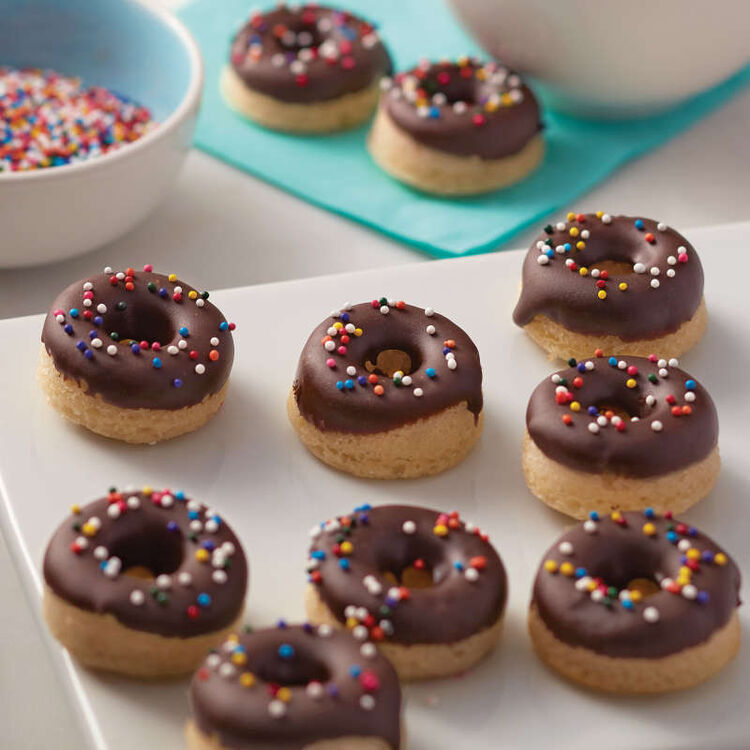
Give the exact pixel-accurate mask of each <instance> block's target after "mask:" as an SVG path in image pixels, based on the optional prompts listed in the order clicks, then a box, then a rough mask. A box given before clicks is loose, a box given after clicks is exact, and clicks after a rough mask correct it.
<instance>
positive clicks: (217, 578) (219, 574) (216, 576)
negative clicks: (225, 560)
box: [211, 570, 227, 586]
mask: <svg viewBox="0 0 750 750" xmlns="http://www.w3.org/2000/svg"><path fill="white" fill-rule="evenodd" d="M211 578H212V579H213V582H214V583H218V584H219V585H220V586H221V584H223V583H226V582H227V574H226V572H225V571H223V570H215V571H214V572H213V574H212V575H211Z"/></svg>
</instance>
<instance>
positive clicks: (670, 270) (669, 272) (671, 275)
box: [667, 268, 677, 279]
mask: <svg viewBox="0 0 750 750" xmlns="http://www.w3.org/2000/svg"><path fill="white" fill-rule="evenodd" d="M676 275H677V271H675V270H674V268H668V269H667V276H668V277H669V278H670V279H673V278H674V277H675V276H676Z"/></svg>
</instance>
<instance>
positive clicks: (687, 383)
mask: <svg viewBox="0 0 750 750" xmlns="http://www.w3.org/2000/svg"><path fill="white" fill-rule="evenodd" d="M685 388H687V389H688V390H689V391H694V390H695V381H694V380H686V381H685Z"/></svg>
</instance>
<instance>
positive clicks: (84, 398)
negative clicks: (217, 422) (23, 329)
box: [37, 346, 229, 444]
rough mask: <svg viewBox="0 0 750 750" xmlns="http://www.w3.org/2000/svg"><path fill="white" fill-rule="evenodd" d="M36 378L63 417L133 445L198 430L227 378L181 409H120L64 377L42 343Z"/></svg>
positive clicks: (216, 405) (220, 398)
mask: <svg viewBox="0 0 750 750" xmlns="http://www.w3.org/2000/svg"><path fill="white" fill-rule="evenodd" d="M37 380H38V381H39V385H40V386H41V388H42V390H43V391H44V393H45V395H46V396H47V400H48V401H49V403H50V405H51V406H52V407H53V408H54V409H56V410H57V411H58V412H59V413H60V414H62V416H63V417H65V418H66V419H68V420H70V421H71V422H74V423H75V424H78V425H81V426H82V427H85V428H86V429H88V430H91V431H92V432H95V433H97V435H103V436H104V437H108V438H113V439H115V440H122V441H123V442H125V443H135V444H138V443H156V442H159V441H160V440H169V439H170V438H174V437H177V436H178V435H184V434H185V433H187V432H193V431H194V430H197V429H198V428H199V427H202V426H203V425H204V424H205V423H206V422H208V420H209V419H211V417H213V416H214V414H216V412H217V411H218V410H219V409H220V407H221V405H222V404H223V403H224V398H225V397H226V395H227V389H228V388H229V381H228V380H227V382H226V383H224V385H223V386H222V388H221V390H220V391H218V392H217V393H214V394H211V395H209V396H206V397H205V398H204V399H203V401H201V402H200V403H199V404H194V405H192V406H184V407H182V408H181V409H123V408H120V407H119V406H115V405H114V404H110V403H108V402H107V401H105V400H104V399H102V398H101V397H100V396H98V395H90V394H89V393H88V387H87V385H86V383H85V382H84V381H76V380H74V379H73V378H66V377H65V376H64V375H63V374H62V373H61V372H60V371H59V370H58V369H57V368H56V367H55V364H54V362H53V360H52V357H51V356H50V355H49V354H47V350H46V349H45V348H44V346H42V349H41V354H40V356H39V367H38V368H37ZM134 387H137V384H134Z"/></svg>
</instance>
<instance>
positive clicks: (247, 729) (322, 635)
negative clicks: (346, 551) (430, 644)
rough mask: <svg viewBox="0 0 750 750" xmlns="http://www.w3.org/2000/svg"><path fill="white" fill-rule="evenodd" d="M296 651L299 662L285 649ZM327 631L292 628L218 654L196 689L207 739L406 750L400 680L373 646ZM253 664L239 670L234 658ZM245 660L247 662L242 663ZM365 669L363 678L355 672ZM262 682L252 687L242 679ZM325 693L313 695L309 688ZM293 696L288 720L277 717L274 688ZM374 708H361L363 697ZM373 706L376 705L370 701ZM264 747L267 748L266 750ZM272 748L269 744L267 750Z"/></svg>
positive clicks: (244, 638) (294, 747) (282, 748)
mask: <svg viewBox="0 0 750 750" xmlns="http://www.w3.org/2000/svg"><path fill="white" fill-rule="evenodd" d="M282 645H287V646H291V647H292V648H293V649H294V654H293V656H292V657H291V658H286V659H285V658H282V656H281V655H280V654H279V647H280V646H282ZM366 648H370V649H371V651H367V652H366V653H367V654H368V655H365V653H363V651H362V649H363V644H362V642H361V641H357V640H355V639H354V638H352V636H351V635H349V634H348V633H344V632H342V631H332V630H331V629H330V628H328V627H326V626H321V627H320V628H312V627H310V626H284V627H277V628H267V629H264V630H256V631H255V632H253V633H252V634H249V635H248V634H243V635H239V636H237V640H236V641H232V640H229V641H227V642H226V643H225V644H224V646H223V647H222V648H220V649H218V650H217V651H216V652H214V653H213V654H211V655H210V656H209V657H208V659H207V660H206V663H205V665H204V666H203V667H201V668H200V669H199V670H198V671H197V673H196V675H195V676H194V677H193V680H192V682H191V683H190V694H189V697H190V705H191V708H192V711H193V717H194V720H195V722H196V724H197V725H198V727H199V728H200V729H201V731H202V732H204V733H205V734H208V735H214V734H217V735H218V736H219V739H220V741H221V743H222V745H225V746H227V747H233V748H249V747H253V748H255V747H259V746H262V747H273V748H279V750H299V749H300V748H303V747H306V746H307V745H309V744H312V743H313V742H315V741H317V740H325V739H335V738H339V737H351V736H359V737H382V738H383V739H385V740H386V741H387V742H388V743H389V744H390V746H391V747H392V748H394V749H395V748H399V747H400V739H401V737H400V735H401V727H400V711H401V688H400V687H399V683H398V678H397V676H396V672H395V670H394V669H393V667H392V666H391V664H390V662H388V660H387V659H385V657H383V656H381V655H380V654H379V653H378V652H377V650H376V649H372V648H371V644H370V645H369V646H367V647H366ZM237 653H239V654H242V655H244V657H246V661H244V663H243V664H242V665H241V666H239V667H238V666H235V664H236V662H234V661H233V657H234V658H237V657H236V656H235V654H237ZM239 659H240V660H243V657H242V656H240V657H239ZM352 667H359V668H360V671H361V673H362V674H361V675H360V676H354V675H353V674H352V673H351V672H350V670H351V669H352ZM243 672H244V673H250V674H252V675H253V676H254V678H255V679H254V682H253V685H252V686H251V687H245V686H244V685H243V684H242V683H241V681H240V680H241V674H242V673H243ZM365 673H367V677H365V678H364V679H370V678H372V676H374V677H375V678H376V679H377V683H378V687H377V688H376V689H375V690H366V689H365V688H364V686H363V676H364V675H365ZM310 682H313V683H318V684H319V686H320V687H318V685H314V686H315V687H317V688H318V693H315V694H313V693H312V689H310V688H309V687H308V686H309V683H310ZM271 685H275V686H277V687H283V688H287V689H288V690H289V691H290V698H289V700H288V702H286V703H284V706H285V707H286V711H285V713H284V715H283V716H280V717H276V716H273V715H272V714H271V710H270V709H269V704H270V703H271V702H273V700H274V698H273V696H272V695H269V687H271ZM367 695H369V696H371V697H372V698H373V699H374V705H373V706H372V707H371V708H369V709H367V708H364V707H362V705H360V700H361V699H362V698H363V696H367ZM365 700H366V701H367V700H369V699H368V698H365ZM260 743H263V744H262V745H261V744H260ZM266 743H267V744H266Z"/></svg>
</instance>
